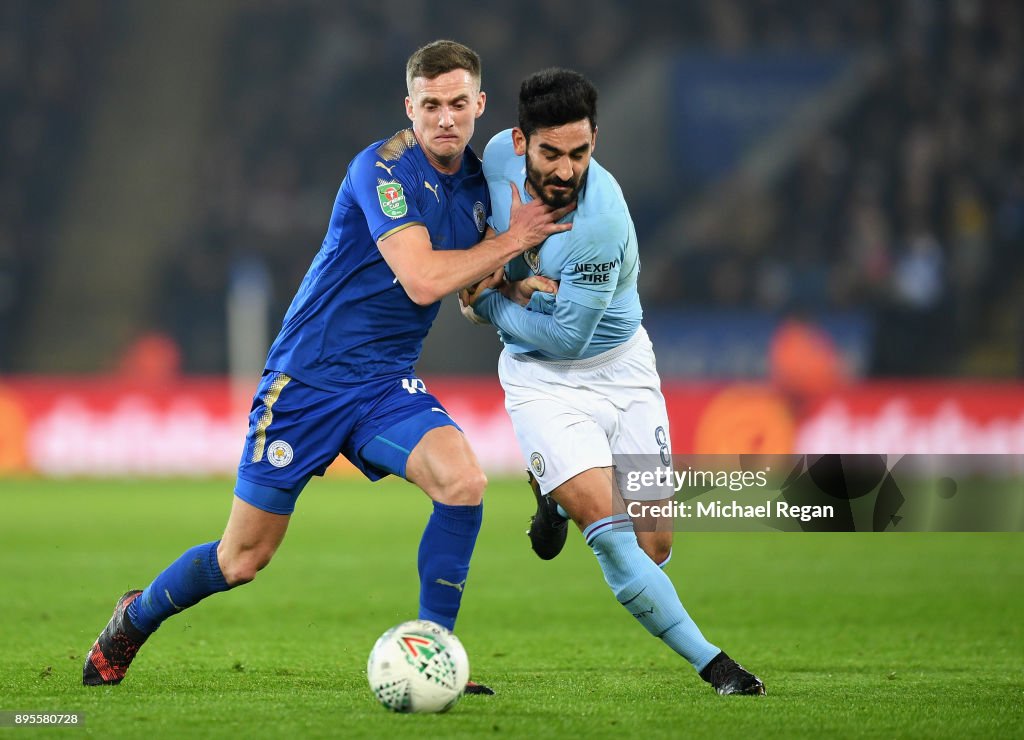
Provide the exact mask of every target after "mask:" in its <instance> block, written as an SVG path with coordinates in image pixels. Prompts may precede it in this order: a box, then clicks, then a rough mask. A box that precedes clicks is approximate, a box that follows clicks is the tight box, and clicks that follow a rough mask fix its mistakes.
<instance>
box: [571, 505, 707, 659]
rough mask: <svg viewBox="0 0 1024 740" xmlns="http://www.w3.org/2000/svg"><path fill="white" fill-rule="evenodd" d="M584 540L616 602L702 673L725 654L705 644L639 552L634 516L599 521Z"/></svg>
mask: <svg viewBox="0 0 1024 740" xmlns="http://www.w3.org/2000/svg"><path fill="white" fill-rule="evenodd" d="M583 536H584V537H585V538H586V540H587V544H588V545H590V547H591V548H592V549H593V550H594V554H595V555H597V561H598V562H599V563H600V564H601V570H602V571H603V572H604V579H605V581H606V582H607V583H608V586H609V587H610V588H611V589H612V591H613V592H614V593H615V598H616V599H618V600H619V603H620V604H622V605H623V606H624V607H626V609H628V610H629V613H630V614H632V615H633V616H634V617H636V619H637V621H639V622H640V624H642V625H643V626H644V627H645V628H646V629H647V631H648V632H650V633H651V634H652V635H654V636H655V637H659V638H661V639H662V640H663V641H664V642H665V643H666V644H667V645H668V646H669V647H670V648H672V649H673V650H675V651H676V652H677V653H679V654H680V655H682V656H683V657H684V658H686V659H687V660H688V661H690V663H691V664H692V665H693V667H694V668H695V669H696V670H697V671H698V672H699V671H701V670H703V669H704V666H706V665H707V664H708V663H710V662H711V659H712V658H714V657H715V656H716V655H718V654H719V653H720V652H721V650H720V649H718V648H717V647H715V646H714V645H712V644H711V643H710V642H708V641H707V640H705V639H704V635H702V634H701V632H700V629H698V627H697V625H696V624H695V623H694V621H693V620H692V619H691V618H690V615H689V614H687V613H686V609H684V608H683V605H682V603H681V602H680V601H679V596H678V594H676V589H675V586H674V585H672V581H671V580H670V579H669V577H668V576H667V575H665V573H664V572H663V571H662V570H661V568H659V567H658V566H657V565H656V564H655V563H654V561H652V560H651V559H650V558H649V557H647V555H646V553H644V551H643V550H641V549H640V545H639V543H638V542H637V540H636V534H635V532H634V531H633V522H632V521H630V518H629V516H627V515H626V514H615V515H613V516H609V517H605V518H604V519H599V520H598V521H596V522H594V523H593V524H591V525H590V526H589V527H587V528H586V529H585V530H584V531H583Z"/></svg>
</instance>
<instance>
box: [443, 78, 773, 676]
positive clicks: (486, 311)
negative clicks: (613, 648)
mask: <svg viewBox="0 0 1024 740" xmlns="http://www.w3.org/2000/svg"><path fill="white" fill-rule="evenodd" d="M596 119H597V91H596V90H595V89H594V86H593V85H592V84H591V83H590V82H589V81H588V80H587V79H586V78H585V77H583V76H582V75H580V74H578V73H576V72H572V71H569V70H562V69H549V70H544V71H542V72H538V73H536V74H534V75H532V76H530V77H528V78H527V79H526V80H525V81H524V82H523V84H522V87H521V89H520V93H519V126H518V127H517V128H514V129H511V130H508V131H504V132H502V133H500V134H498V135H497V136H495V137H494V138H493V139H491V141H490V143H489V144H488V145H487V148H486V149H485V150H484V174H485V176H486V177H487V182H488V184H489V186H490V189H491V198H492V205H493V213H492V216H491V218H490V221H489V223H490V225H491V227H492V229H493V230H494V231H496V232H497V233H507V232H506V229H508V228H509V227H510V224H509V220H508V216H507V214H508V209H509V206H510V202H509V196H508V195H507V193H508V192H509V183H512V184H513V185H515V186H518V187H523V188H525V193H526V195H524V196H523V197H524V199H526V198H527V197H532V198H533V199H535V200H534V201H533V202H536V201H537V200H539V201H543V202H545V203H547V205H549V206H550V207H552V208H563V207H567V206H570V205H575V206H576V209H575V211H573V212H572V213H571V214H569V215H567V216H566V220H569V221H571V222H572V223H573V229H572V231H570V232H567V233H562V234H555V235H552V236H551V237H548V239H547V240H546V241H545V242H544V243H543V244H542V245H540V246H539V247H538V248H535V249H531V250H528V251H527V252H525V253H524V254H523V255H522V256H519V257H516V258H515V259H513V260H512V261H511V262H510V263H509V264H508V265H507V266H506V267H505V268H504V270H503V271H496V273H495V274H494V275H493V276H491V277H489V278H487V279H485V280H484V281H482V282H481V283H480V284H478V285H477V286H474V288H473V289H472V290H466V291H463V292H461V293H460V302H461V303H462V304H463V310H464V313H466V314H467V316H468V317H469V318H470V319H471V320H474V321H477V322H478V323H482V322H485V321H486V322H490V323H492V324H494V325H495V326H496V327H497V329H498V334H499V336H500V338H501V340H502V342H503V343H504V344H505V348H504V350H503V351H502V353H501V358H500V360H499V365H498V374H499V377H500V379H501V384H502V387H503V388H504V390H505V406H506V408H507V409H508V412H509V416H510V417H511V419H512V424H513V426H514V427H515V432H516V437H517V439H518V440H519V445H520V447H521V449H522V452H523V455H524V457H525V458H526V459H527V460H528V461H529V466H530V468H529V472H530V480H531V486H532V487H533V488H534V494H535V495H536V497H537V505H538V510H537V514H535V515H534V518H533V521H532V524H531V529H530V532H529V534H530V539H531V541H532V544H533V547H534V550H535V551H536V552H537V554H538V555H540V556H541V557H542V558H544V559H550V558H552V557H555V556H556V555H557V554H558V552H559V551H560V550H561V548H562V546H563V545H564V543H565V534H566V528H567V522H566V519H567V518H568V519H572V520H573V521H574V522H575V523H576V525H577V526H578V527H579V529H580V530H581V531H582V532H583V536H584V538H585V539H586V542H587V544H588V545H589V546H590V547H591V548H592V549H593V551H594V553H595V555H596V556H597V560H598V562H599V563H600V566H601V570H602V572H603V573H604V577H605V581H606V582H607V584H608V586H609V587H610V588H611V589H612V591H613V592H614V594H615V597H616V599H617V600H618V601H619V602H620V603H621V604H622V605H623V606H624V607H625V608H626V609H627V610H628V611H629V612H630V613H631V614H632V615H633V616H634V617H635V618H636V619H637V621H639V622H640V623H641V624H642V625H643V626H644V627H645V628H646V629H647V630H648V631H649V632H650V633H651V634H653V635H655V636H656V637H659V638H660V639H661V640H663V641H664V642H665V643H666V644H667V645H668V646H669V647H671V648H672V649H673V650H675V651H676V652H677V653H679V654H680V655H681V656H683V657H684V658H685V659H686V660H688V661H689V662H690V664H691V665H692V666H693V667H694V669H695V670H696V671H697V672H698V673H699V675H700V676H701V678H703V679H704V680H705V681H707V682H708V683H710V684H711V685H712V687H713V688H714V689H715V690H716V691H717V692H718V693H720V694H764V693H765V690H764V684H763V683H762V682H761V681H760V679H758V678H757V677H756V676H755V675H753V674H752V673H750V672H749V671H747V670H746V669H744V668H743V667H742V666H741V665H739V664H738V663H736V661H734V660H732V659H731V658H730V657H729V656H728V655H726V654H725V653H724V652H723V651H722V650H721V649H719V648H718V647H716V646H715V645H713V644H711V643H710V642H708V641H707V640H706V639H705V638H704V636H703V634H701V631H700V629H699V628H698V627H697V625H696V624H695V623H694V621H693V619H691V618H690V616H689V614H687V612H686V609H685V608H684V607H683V605H682V603H681V602H680V600H679V596H678V594H677V593H676V590H675V586H674V585H673V584H672V581H671V580H670V579H669V577H668V576H667V575H666V574H665V573H664V572H663V571H662V569H661V567H659V566H662V567H663V566H664V565H665V564H666V563H667V562H668V559H669V557H670V556H671V548H672V528H671V519H670V518H667V517H665V518H661V519H660V521H659V520H658V518H657V517H654V521H653V522H652V521H651V517H648V518H646V519H644V520H643V525H644V526H642V527H640V528H639V529H637V528H635V526H634V521H633V519H632V518H631V517H630V516H629V514H628V513H627V512H628V511H630V510H632V507H631V506H627V505H626V503H625V502H624V501H623V499H622V498H621V493H620V492H622V491H628V490H629V488H628V486H627V481H628V479H629V475H630V473H631V472H645V471H647V470H649V469H650V468H651V466H652V465H655V464H656V465H658V466H660V467H667V466H669V465H670V463H671V448H670V441H669V433H668V414H667V411H666V409H665V399H664V396H663V395H662V394H661V382H660V379H659V377H658V373H657V370H656V369H655V364H654V352H653V348H652V346H651V342H650V340H649V339H648V337H647V332H646V331H645V330H644V328H643V326H642V324H641V318H642V313H643V312H642V309H641V306H640V298H639V295H638V293H637V289H636V280H637V274H638V273H639V270H640V260H639V255H638V251H637V239H636V233H635V231H634V228H633V222H632V219H631V218H630V215H629V210H628V208H627V206H626V202H625V200H624V198H623V195H622V191H621V190H620V188H619V185H618V183H617V182H616V181H615V179H614V178H613V177H612V176H611V174H610V173H609V172H608V171H607V170H605V169H604V168H603V167H601V165H600V164H598V163H597V161H595V160H594V159H592V155H593V152H594V146H595V144H596V142H597V122H596ZM652 461H653V462H652ZM670 496H671V491H670V489H669V490H667V489H666V488H665V487H664V486H655V487H651V489H650V490H649V491H646V492H644V493H642V494H634V498H635V499H636V502H637V503H645V502H646V503H647V504H652V503H653V504H655V505H660V504H663V503H665V501H666V499H667V498H668V497H670ZM563 514H564V515H563ZM666 525H668V526H666Z"/></svg>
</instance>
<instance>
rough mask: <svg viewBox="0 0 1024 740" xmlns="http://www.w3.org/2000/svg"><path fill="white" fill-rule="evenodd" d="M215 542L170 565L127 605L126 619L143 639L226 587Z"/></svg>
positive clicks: (190, 551) (198, 546)
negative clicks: (172, 618) (140, 632)
mask: <svg viewBox="0 0 1024 740" xmlns="http://www.w3.org/2000/svg"><path fill="white" fill-rule="evenodd" d="M218 544H220V540H217V541H216V542H207V543H206V544H205V545H196V546H195V547H193V548H192V549H190V550H186V551H185V553H184V554H183V555H182V556H181V557H180V558H178V559H177V560H175V561H174V562H173V563H171V564H170V565H169V566H168V567H167V569H166V570H164V571H163V572H162V573H161V574H160V575H158V576H157V577H156V578H155V579H154V580H153V582H152V583H151V584H149V585H148V586H147V587H146V589H145V590H144V591H143V592H142V595H141V596H139V598H137V599H135V601H133V602H132V603H131V604H129V605H128V619H130V620H131V623H132V624H134V625H135V626H136V627H137V628H138V629H139V630H140V631H142V632H144V633H146V634H147V635H148V634H150V633H152V632H154V631H155V630H156V628H157V627H159V626H160V624H161V622H163V621H164V620H165V619H167V618H168V617H170V616H173V615H175V614H177V613H178V612H180V611H182V610H183V609H187V608H188V607H190V606H194V605H195V604H198V603H199V602H200V601H201V600H202V599H205V598H206V597H207V596H209V595H210V594H215V593H219V592H221V591H227V590H228V588H229V586H228V584H227V581H225V580H224V574H223V573H221V570H220V563H218V562H217V545H218Z"/></svg>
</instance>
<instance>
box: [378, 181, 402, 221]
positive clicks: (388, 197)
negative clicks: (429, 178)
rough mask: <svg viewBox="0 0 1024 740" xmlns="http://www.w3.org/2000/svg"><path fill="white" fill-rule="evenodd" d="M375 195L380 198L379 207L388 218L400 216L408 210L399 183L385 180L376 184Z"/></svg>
mask: <svg viewBox="0 0 1024 740" xmlns="http://www.w3.org/2000/svg"><path fill="white" fill-rule="evenodd" d="M377 197H378V198H379V199H380V209H381V210H382V211H383V212H384V215H385V216H387V217H388V218H401V217H402V216H404V215H405V214H406V213H408V212H409V206H408V204H407V203H406V202H405V193H404V192H402V184H401V183H398V182H386V183H384V184H382V185H378V186H377Z"/></svg>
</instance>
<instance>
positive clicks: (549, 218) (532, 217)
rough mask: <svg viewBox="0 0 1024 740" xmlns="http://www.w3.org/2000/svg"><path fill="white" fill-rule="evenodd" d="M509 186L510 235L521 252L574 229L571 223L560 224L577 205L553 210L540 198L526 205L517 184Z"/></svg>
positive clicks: (573, 204) (572, 204) (571, 204)
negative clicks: (510, 200)
mask: <svg viewBox="0 0 1024 740" xmlns="http://www.w3.org/2000/svg"><path fill="white" fill-rule="evenodd" d="M509 185H510V186H511V187H512V210H511V212H510V214H509V224H508V233H509V235H510V236H511V237H512V238H513V239H515V240H516V241H517V242H518V244H519V246H520V247H521V249H520V250H519V251H520V252H525V251H526V250H527V249H530V248H531V247H535V246H537V245H538V244H541V243H542V242H543V241H544V240H545V239H547V238H548V237H549V236H551V235H552V234H560V233H561V232H563V231H569V229H571V228H572V224H571V223H567V224H560V223H558V222H559V221H560V220H561V219H563V218H565V216H566V215H567V214H569V213H571V212H572V211H573V210H575V208H576V204H575V203H570V204H569V205H567V206H563V207H562V208H552V207H551V206H549V205H546V204H545V203H544V201H542V200H541V199H540V198H534V199H533V200H531V201H530V202H529V203H525V204H524V203H523V201H522V199H521V198H520V197H519V188H517V187H516V184H515V183H514V182H512V183H509Z"/></svg>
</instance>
